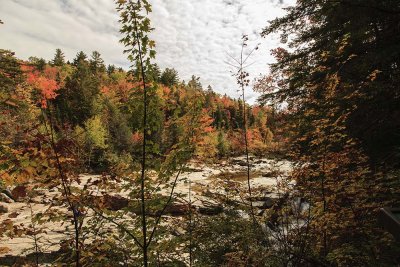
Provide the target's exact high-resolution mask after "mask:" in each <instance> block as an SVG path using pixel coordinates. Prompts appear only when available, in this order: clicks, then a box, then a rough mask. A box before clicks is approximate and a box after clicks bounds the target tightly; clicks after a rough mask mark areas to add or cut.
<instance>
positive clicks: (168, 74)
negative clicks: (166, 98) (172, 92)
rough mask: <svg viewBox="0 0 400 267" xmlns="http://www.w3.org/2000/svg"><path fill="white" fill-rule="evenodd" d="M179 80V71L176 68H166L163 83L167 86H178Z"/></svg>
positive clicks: (162, 75) (162, 78)
mask: <svg viewBox="0 0 400 267" xmlns="http://www.w3.org/2000/svg"><path fill="white" fill-rule="evenodd" d="M178 82H179V76H178V72H177V71H176V70H175V69H170V68H166V69H165V70H164V71H163V73H162V74H161V83H162V84H164V85H165V86H169V87H172V86H176V85H178Z"/></svg>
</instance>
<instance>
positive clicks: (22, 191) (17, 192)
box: [11, 185, 27, 201]
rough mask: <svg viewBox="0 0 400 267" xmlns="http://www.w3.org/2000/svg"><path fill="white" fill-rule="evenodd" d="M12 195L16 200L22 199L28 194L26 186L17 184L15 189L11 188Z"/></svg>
mask: <svg viewBox="0 0 400 267" xmlns="http://www.w3.org/2000/svg"><path fill="white" fill-rule="evenodd" d="M11 195H12V197H13V199H14V200H15V201H21V200H22V199H24V198H25V197H26V195H27V192H26V186H24V185H17V186H16V187H14V189H13V190H11Z"/></svg>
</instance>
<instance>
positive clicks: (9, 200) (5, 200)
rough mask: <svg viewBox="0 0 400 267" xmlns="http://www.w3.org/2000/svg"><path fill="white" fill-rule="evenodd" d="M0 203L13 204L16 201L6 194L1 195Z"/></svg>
mask: <svg viewBox="0 0 400 267" xmlns="http://www.w3.org/2000/svg"><path fill="white" fill-rule="evenodd" d="M0 202H4V203H13V202H14V200H13V199H12V198H10V197H9V196H7V195H6V194H4V193H0Z"/></svg>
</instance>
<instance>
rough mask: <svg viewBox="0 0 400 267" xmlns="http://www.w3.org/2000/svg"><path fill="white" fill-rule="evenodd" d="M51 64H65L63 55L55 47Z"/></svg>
mask: <svg viewBox="0 0 400 267" xmlns="http://www.w3.org/2000/svg"><path fill="white" fill-rule="evenodd" d="M51 64H52V65H53V66H59V67H61V66H63V65H64V64H65V56H64V53H63V52H62V51H61V49H59V48H57V49H56V54H55V55H54V58H53V60H52V61H51Z"/></svg>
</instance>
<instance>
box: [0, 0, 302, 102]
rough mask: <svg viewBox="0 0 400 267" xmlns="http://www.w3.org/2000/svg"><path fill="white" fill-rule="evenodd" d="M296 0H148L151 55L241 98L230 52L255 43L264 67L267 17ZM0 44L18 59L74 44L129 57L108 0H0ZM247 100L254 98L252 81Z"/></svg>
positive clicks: (69, 54)
mask: <svg viewBox="0 0 400 267" xmlns="http://www.w3.org/2000/svg"><path fill="white" fill-rule="evenodd" d="M294 1H295V0H150V1H149V2H150V3H151V4H152V6H153V12H152V13H151V14H150V19H151V25H152V27H154V28H155V30H154V31H153V32H152V33H151V38H152V39H154V40H155V41H156V51H157V55H156V60H155V62H156V63H157V64H158V65H159V66H160V67H161V68H162V69H164V68H175V69H176V70H177V71H178V72H179V77H180V79H181V80H185V81H188V80H189V79H190V77H191V76H192V75H196V76H198V77H200V81H201V82H202V84H203V87H204V88H205V87H207V86H208V85H211V86H212V88H213V89H214V91H216V92H218V93H220V94H228V95H230V96H232V97H238V96H239V93H238V90H237V85H236V81H235V78H234V77H233V76H232V70H233V69H232V67H231V66H230V65H229V64H228V63H227V62H232V59H230V56H233V57H238V56H239V55H240V50H241V49H240V48H241V36H242V35H243V34H247V35H248V36H249V46H248V47H249V49H252V48H253V47H255V46H256V45H258V44H260V45H259V49H258V50H257V51H256V52H255V53H253V54H252V56H251V57H250V59H249V61H248V63H251V64H252V65H251V66H249V67H248V69H247V71H248V72H249V73H250V75H251V77H253V78H254V77H257V76H258V75H260V74H263V73H264V74H265V73H266V72H267V70H268V63H271V62H273V58H272V57H271V56H270V50H271V49H273V48H275V47H277V46H279V45H280V44H279V37H278V36H277V35H273V36H269V37H268V38H262V37H261V36H260V32H261V31H262V29H263V28H264V27H265V26H266V25H267V24H268V21H269V20H272V19H274V18H276V17H279V16H282V15H284V14H285V11H284V9H283V8H284V7H287V6H289V5H293V4H294ZM0 20H2V21H3V22H4V24H3V25H0V48H2V49H9V50H12V51H14V52H15V53H16V56H17V57H19V58H22V59H28V58H29V57H30V56H37V57H43V58H45V59H47V60H50V59H52V58H53V56H54V52H55V50H56V48H61V49H62V50H63V52H64V54H65V56H66V58H67V59H69V60H72V59H73V58H74V57H75V55H76V54H77V52H78V51H81V50H82V51H84V52H85V53H87V54H89V55H90V54H91V52H92V51H94V50H96V51H98V52H100V54H101V55H102V58H103V59H104V61H105V63H106V64H115V65H117V66H119V67H123V68H124V69H127V68H128V67H129V65H130V64H129V62H128V61H127V59H126V56H125V55H123V53H122V51H123V49H124V48H123V46H122V45H121V44H120V43H119V42H118V41H119V39H120V38H121V35H120V33H119V26H120V25H119V23H118V14H117V12H116V10H115V4H114V2H113V0H0ZM245 95H246V99H247V101H249V102H250V103H254V102H255V100H256V98H257V94H256V93H254V92H252V90H251V88H249V89H248V90H247V91H246V94H245Z"/></svg>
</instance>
